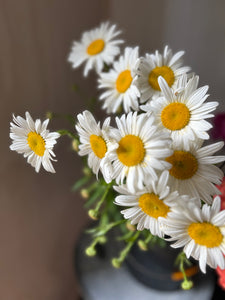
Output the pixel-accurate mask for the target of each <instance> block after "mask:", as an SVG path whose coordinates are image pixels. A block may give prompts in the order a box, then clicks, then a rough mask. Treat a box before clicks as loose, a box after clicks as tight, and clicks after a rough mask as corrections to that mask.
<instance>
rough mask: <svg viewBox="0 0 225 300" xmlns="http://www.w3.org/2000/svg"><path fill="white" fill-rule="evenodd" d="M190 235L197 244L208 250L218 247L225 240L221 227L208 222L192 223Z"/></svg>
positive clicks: (189, 227)
mask: <svg viewBox="0 0 225 300" xmlns="http://www.w3.org/2000/svg"><path fill="white" fill-rule="evenodd" d="M188 234H189V236H190V237H191V238H192V239H193V240H194V241H195V243H196V244H199V245H201V246H206V247H208V248H213V247H218V246H219V245H220V244H221V243H222V240H223V235H222V233H221V232H220V229H219V227H217V226H215V225H213V224H211V223H207V222H203V223H192V224H191V225H189V226H188Z"/></svg>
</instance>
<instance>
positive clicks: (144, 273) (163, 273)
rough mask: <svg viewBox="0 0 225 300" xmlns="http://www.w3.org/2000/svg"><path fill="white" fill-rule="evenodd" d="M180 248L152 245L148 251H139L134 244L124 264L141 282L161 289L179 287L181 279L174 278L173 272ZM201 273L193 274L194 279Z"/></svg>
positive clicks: (169, 289) (168, 289) (176, 270)
mask: <svg viewBox="0 0 225 300" xmlns="http://www.w3.org/2000/svg"><path fill="white" fill-rule="evenodd" d="M179 253H180V249H173V248H171V247H170V246H169V245H168V244H167V245H166V246H165V247H163V248H162V247H160V246H158V245H154V246H153V247H152V248H150V249H149V250H148V251H141V250H140V249H139V247H138V246H137V245H134V247H133V248H132V250H131V252H130V254H129V256H128V257H127V260H126V264H127V266H128V268H129V270H130V272H131V273H132V274H133V276H134V277H135V278H136V279H137V280H139V281H140V282H142V283H143V284H145V285H147V286H149V287H151V288H153V289H157V290H161V291H172V290H176V289H180V284H181V280H174V279H172V278H173V276H172V275H173V274H174V272H178V271H179V270H178V269H177V267H176V266H175V265H174V262H175V260H176V257H177V255H178V254H179ZM197 276H201V273H200V272H198V274H196V275H194V276H193V279H195V278H196V277H197Z"/></svg>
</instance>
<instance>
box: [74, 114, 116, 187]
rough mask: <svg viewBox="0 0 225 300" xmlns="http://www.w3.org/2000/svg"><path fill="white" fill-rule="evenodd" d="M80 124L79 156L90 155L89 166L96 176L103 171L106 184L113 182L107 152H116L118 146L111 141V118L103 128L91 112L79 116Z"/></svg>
mask: <svg viewBox="0 0 225 300" xmlns="http://www.w3.org/2000/svg"><path fill="white" fill-rule="evenodd" d="M77 119H78V121H79V123H78V124H77V125H76V130H77V132H78V134H79V136H80V145H79V152H78V154H79V155H81V156H84V155H88V166H89V167H90V168H91V169H92V171H93V172H94V174H96V175H98V172H99V170H101V171H102V173H103V176H104V179H105V181H106V182H110V181H111V172H110V170H111V169H110V163H108V162H107V156H106V154H107V152H108V151H112V150H114V149H115V148H116V147H117V146H118V145H117V144H116V143H114V142H113V141H112V140H111V139H110V135H109V134H110V131H111V127H110V125H109V124H110V118H107V119H106V120H105V121H104V123H103V125H102V128H101V127H100V123H97V122H96V121H95V119H94V117H93V115H92V114H91V113H90V112H89V111H87V110H86V111H84V112H83V114H79V115H78V116H77Z"/></svg>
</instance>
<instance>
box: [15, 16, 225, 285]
mask: <svg viewBox="0 0 225 300" xmlns="http://www.w3.org/2000/svg"><path fill="white" fill-rule="evenodd" d="M120 34H121V32H120V31H119V30H117V28H116V26H115V25H110V24H109V23H108V22H105V23H102V24H100V26H99V27H97V28H95V29H92V30H90V31H87V32H84V33H83V34H82V37H81V40H80V42H74V44H73V46H72V50H71V53H70V55H69V58H68V60H69V62H70V63H71V64H72V67H73V68H77V67H79V66H80V65H81V64H84V65H85V66H84V76H87V75H88V73H89V71H90V70H95V71H96V74H97V77H98V81H97V82H98V88H99V89H100V91H101V92H100V96H99V99H98V100H97V101H98V103H102V108H103V109H104V110H105V111H106V113H107V114H110V115H111V116H110V117H107V118H106V119H105V120H104V121H103V123H102V125H101V124H100V122H98V121H96V120H95V118H94V116H93V114H92V113H91V112H90V111H88V110H85V111H84V112H82V113H79V114H78V116H77V118H75V117H74V118H72V120H73V121H72V122H73V123H74V124H75V128H74V129H76V130H74V131H69V130H58V132H49V131H48V129H47V125H48V122H49V119H47V120H45V121H44V122H43V123H42V122H41V121H40V120H39V119H38V120H36V121H34V120H33V119H32V117H31V116H30V114H29V113H28V112H26V118H25V119H24V118H22V117H20V116H17V117H16V116H13V122H12V123H11V128H10V137H11V139H12V144H11V146H10V149H11V150H14V151H17V152H18V153H21V154H23V156H24V157H25V158H27V162H28V163H29V164H31V165H32V166H33V167H34V168H35V170H36V171H37V172H39V170H40V167H41V166H43V168H44V169H45V170H46V171H48V172H55V170H54V168H53V165H52V162H51V160H54V159H53V158H54V156H55V154H54V152H53V147H54V145H55V144H56V140H57V139H58V138H59V137H60V136H61V135H68V136H69V137H70V138H71V139H72V143H73V148H74V150H75V151H77V152H78V154H79V155H80V156H83V157H84V176H83V178H81V179H80V180H79V181H78V182H76V183H75V184H74V187H73V189H74V190H77V189H81V194H82V196H83V197H84V198H86V203H85V207H87V208H88V214H89V216H90V217H91V218H92V219H94V220H97V221H96V222H97V225H96V226H95V227H93V228H91V229H90V230H88V232H89V233H90V234H91V235H92V237H93V241H92V243H91V245H90V246H89V247H87V249H86V254H87V255H89V256H94V255H95V254H96V245H97V244H104V243H106V242H107V234H108V232H109V231H110V230H111V229H113V228H116V227H117V228H118V229H119V230H118V231H117V233H118V236H117V238H118V239H120V240H123V241H124V244H125V246H124V249H123V250H122V251H121V252H120V253H119V254H118V257H114V258H113V259H112V264H113V266H114V267H116V268H118V267H120V266H121V264H122V262H123V261H124V260H125V258H126V257H127V255H128V254H129V252H130V251H131V249H132V247H133V246H134V245H138V246H139V247H140V248H141V249H143V250H147V249H148V248H149V246H150V245H151V244H158V245H161V246H162V247H163V246H165V244H166V243H167V244H168V243H170V245H171V247H172V248H179V249H180V253H179V254H178V255H177V259H176V260H175V261H174V263H176V264H177V268H178V269H179V272H178V273H179V274H178V273H177V274H176V275H177V276H178V275H179V276H178V277H179V280H181V281H182V283H181V286H182V288H183V289H190V288H191V287H192V285H193V282H192V280H190V279H189V276H191V275H193V274H194V273H195V271H196V266H191V264H192V262H190V260H189V258H191V257H192V258H194V260H196V261H199V267H200V270H201V271H202V272H203V273H205V272H206V266H207V265H209V266H210V267H211V268H213V269H215V268H217V267H219V268H220V269H224V268H225V259H224V254H225V242H224V239H225V211H220V197H219V196H216V197H215V198H214V195H219V194H220V191H219V189H218V188H217V186H216V185H220V183H221V180H222V178H223V172H222V170H221V169H220V168H219V167H218V166H217V164H219V163H222V162H224V161H225V156H223V155H214V154H215V153H216V152H217V151H219V150H220V149H222V147H223V145H224V143H223V142H220V141H219V142H216V143H211V144H209V143H208V144H207V145H204V142H205V141H206V140H209V133H208V132H209V130H210V129H211V128H212V125H211V124H210V123H209V122H208V121H207V120H208V119H209V118H212V117H213V116H214V115H213V111H214V110H215V109H216V108H217V106H218V102H215V101H208V100H207V98H208V96H209V95H208V94H207V91H208V86H203V87H198V82H199V77H198V76H197V75H195V74H194V73H190V70H191V68H190V67H188V66H184V65H183V56H184V51H179V52H177V53H173V52H172V50H171V49H170V48H169V47H168V46H165V48H164V50H163V53H160V52H159V51H155V53H151V54H149V53H147V54H145V56H140V55H139V47H134V48H131V47H125V48H124V50H123V51H121V49H120V47H119V46H120V44H122V43H123V40H121V39H119V38H118V36H119V35H120ZM118 56H119V57H118ZM96 105H97V104H96ZM115 115H116V116H115ZM48 116H49V117H50V119H53V118H54V114H48ZM114 116H115V118H114ZM111 119H112V120H111ZM111 123H112V124H113V125H111ZM174 276H175V275H174Z"/></svg>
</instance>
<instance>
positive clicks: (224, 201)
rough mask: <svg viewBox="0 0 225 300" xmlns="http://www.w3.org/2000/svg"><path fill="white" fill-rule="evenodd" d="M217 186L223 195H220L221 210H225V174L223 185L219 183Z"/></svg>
mask: <svg viewBox="0 0 225 300" xmlns="http://www.w3.org/2000/svg"><path fill="white" fill-rule="evenodd" d="M216 187H217V188H218V190H220V191H221V195H219V196H220V198H221V210H224V209H225V176H224V177H223V180H222V183H221V185H217V186H216Z"/></svg>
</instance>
